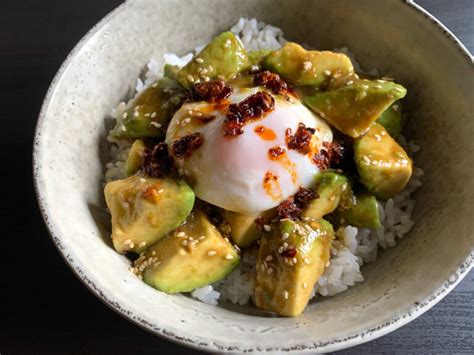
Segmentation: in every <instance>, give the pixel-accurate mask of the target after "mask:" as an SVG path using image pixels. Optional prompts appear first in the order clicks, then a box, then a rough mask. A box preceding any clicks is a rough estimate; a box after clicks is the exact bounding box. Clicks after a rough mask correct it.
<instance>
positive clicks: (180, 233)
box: [176, 232, 186, 238]
mask: <svg viewBox="0 0 474 355" xmlns="http://www.w3.org/2000/svg"><path fill="white" fill-rule="evenodd" d="M176 236H177V237H178V238H182V237H185V236H186V233H184V232H179V233H178V234H176Z"/></svg>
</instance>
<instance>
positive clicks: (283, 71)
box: [263, 42, 354, 87]
mask: <svg viewBox="0 0 474 355" xmlns="http://www.w3.org/2000/svg"><path fill="white" fill-rule="evenodd" d="M263 67H264V68H265V69H268V70H270V71H272V72H274V73H277V74H279V75H281V76H282V77H283V78H284V79H285V80H286V81H287V82H289V83H290V84H293V85H296V86H306V85H311V86H314V87H320V86H322V85H324V84H327V83H329V82H330V81H331V78H333V77H336V78H337V77H346V76H348V75H350V74H352V73H353V72H354V67H353V66H352V63H351V60H350V59H349V57H348V56H346V55H345V54H342V53H335V52H330V51H308V50H306V49H304V48H303V47H301V46H300V45H299V44H296V43H293V42H287V43H285V45H284V46H283V47H281V48H280V49H278V50H275V51H272V52H271V53H270V54H268V56H266V57H265V58H264V60H263Z"/></svg>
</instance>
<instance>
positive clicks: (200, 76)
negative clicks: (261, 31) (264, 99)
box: [176, 32, 250, 89]
mask: <svg viewBox="0 0 474 355" xmlns="http://www.w3.org/2000/svg"><path fill="white" fill-rule="evenodd" d="M249 67H250V61H249V59H248V55H247V52H246V50H245V48H244V47H243V45H242V43H241V42H240V40H239V39H238V38H237V37H235V35H234V34H233V33H232V32H223V33H221V34H220V35H218V36H217V37H215V38H214V39H213V40H212V41H211V42H210V43H209V44H208V45H207V46H206V47H205V48H204V49H203V50H202V51H201V52H199V53H198V54H197V55H196V56H195V57H194V58H193V60H191V62H189V63H188V64H186V65H185V66H184V67H183V68H182V69H181V70H180V71H178V73H177V74H176V78H177V80H178V81H179V82H180V83H181V85H183V86H184V87H185V88H188V89H189V88H190V87H191V86H193V84H196V83H199V82H203V81H207V80H213V79H222V80H224V81H228V80H231V79H233V78H235V77H236V76H237V74H239V73H240V72H241V71H243V70H246V69H248V68H249ZM208 78H209V79H208Z"/></svg>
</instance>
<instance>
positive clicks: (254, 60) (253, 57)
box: [248, 49, 272, 66]
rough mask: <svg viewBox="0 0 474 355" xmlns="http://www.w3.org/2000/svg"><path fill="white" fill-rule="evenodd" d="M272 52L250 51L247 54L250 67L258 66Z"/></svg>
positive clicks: (267, 50)
mask: <svg viewBox="0 0 474 355" xmlns="http://www.w3.org/2000/svg"><path fill="white" fill-rule="evenodd" d="M271 52H272V51H271V50H269V49H260V50H258V51H250V52H249V54H248V55H249V60H250V63H251V64H252V65H258V66H260V65H261V64H262V61H263V60H264V59H265V57H266V56H267V55H269V54H270V53H271Z"/></svg>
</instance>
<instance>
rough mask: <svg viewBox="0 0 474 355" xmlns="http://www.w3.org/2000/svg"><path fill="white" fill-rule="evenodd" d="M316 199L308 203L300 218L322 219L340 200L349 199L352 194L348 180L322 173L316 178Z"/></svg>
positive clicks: (336, 175) (338, 175) (341, 176)
mask: <svg viewBox="0 0 474 355" xmlns="http://www.w3.org/2000/svg"><path fill="white" fill-rule="evenodd" d="M315 190H316V192H317V193H318V197H317V198H315V199H314V200H312V201H310V202H309V203H308V205H307V206H306V207H305V209H304V210H303V212H302V213H301V216H302V217H310V218H314V219H318V218H322V217H323V216H324V215H326V214H329V213H331V212H333V211H334V210H335V209H336V208H337V206H338V205H339V202H341V199H346V198H350V195H351V194H352V191H351V185H350V182H349V179H348V178H347V177H345V176H344V175H342V174H339V173H335V172H324V173H321V174H319V175H318V176H317V178H316V188H315Z"/></svg>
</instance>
